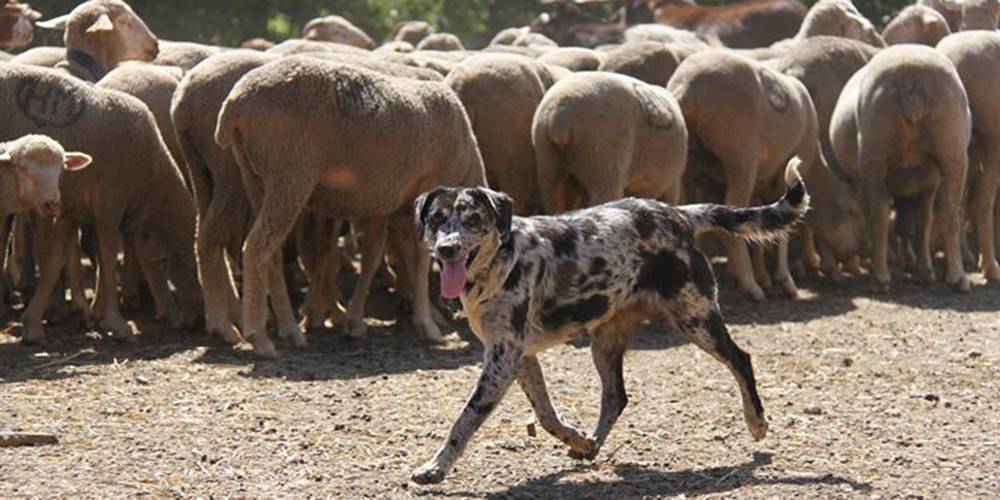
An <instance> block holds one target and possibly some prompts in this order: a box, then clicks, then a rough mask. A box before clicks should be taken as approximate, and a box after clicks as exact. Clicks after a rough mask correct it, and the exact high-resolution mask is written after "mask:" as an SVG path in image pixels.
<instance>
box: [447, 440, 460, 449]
mask: <svg viewBox="0 0 1000 500" xmlns="http://www.w3.org/2000/svg"><path fill="white" fill-rule="evenodd" d="M448 446H451V447H452V448H455V447H457V446H458V440H457V439H449V440H448Z"/></svg>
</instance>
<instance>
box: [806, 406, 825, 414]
mask: <svg viewBox="0 0 1000 500" xmlns="http://www.w3.org/2000/svg"><path fill="white" fill-rule="evenodd" d="M802 413H805V414H806V415H822V414H823V409H822V408H820V407H818V406H807V407H805V408H804V409H803V410H802Z"/></svg>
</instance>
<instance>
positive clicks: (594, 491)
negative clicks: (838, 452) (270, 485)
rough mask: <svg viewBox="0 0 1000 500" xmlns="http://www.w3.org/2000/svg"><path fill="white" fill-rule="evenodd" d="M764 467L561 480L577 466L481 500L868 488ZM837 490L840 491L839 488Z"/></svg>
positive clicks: (758, 460) (765, 457)
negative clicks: (752, 488)
mask: <svg viewBox="0 0 1000 500" xmlns="http://www.w3.org/2000/svg"><path fill="white" fill-rule="evenodd" d="M770 463H771V454H770V453H754V455H753V459H752V460H750V461H748V462H746V463H742V464H738V465H732V466H723V467H709V468H705V469H688V470H680V471H664V470H659V469H651V468H648V467H645V466H640V465H635V464H618V465H617V466H615V469H614V474H615V475H616V476H617V478H615V479H613V480H608V481H600V480H598V481H594V480H590V481H582V482H572V481H566V479H567V476H569V475H571V474H572V473H574V472H582V471H587V470H590V469H591V467H592V466H587V465H580V466H577V467H575V468H572V469H566V470H563V471H559V472H556V473H553V474H548V475H545V476H542V477H539V478H537V479H532V480H529V481H525V482H523V483H519V484H517V485H514V486H512V487H510V488H508V489H506V490H503V491H499V492H495V493H491V494H488V495H485V497H486V498H489V499H498V500H499V499H508V498H572V499H583V498H640V497H642V498H649V497H657V498H660V497H673V496H678V495H707V494H713V493H729V492H733V491H735V490H737V489H739V488H743V487H746V486H754V485H767V484H786V485H798V486H810V487H814V486H836V487H839V486H847V487H849V488H850V489H851V490H852V492H853V493H868V492H870V491H871V490H872V487H871V485H870V484H868V483H864V482H859V481H855V480H853V479H850V478H845V477H840V476H836V475H834V474H819V475H797V474H792V475H780V474H761V475H757V474H756V471H757V469H758V468H760V467H762V466H766V465H768V464H770ZM838 490H839V491H841V492H842V491H843V490H842V489H840V488H838ZM809 491H810V493H811V494H815V489H810V490H809ZM423 493H424V494H426V495H429V496H438V495H444V496H459V497H464V496H469V497H472V496H481V494H477V493H473V492H458V493H443V492H440V491H433V490H428V491H425V492H423ZM831 493H832V492H831Z"/></svg>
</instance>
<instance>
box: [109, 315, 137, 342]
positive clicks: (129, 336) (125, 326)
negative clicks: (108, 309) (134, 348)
mask: <svg viewBox="0 0 1000 500" xmlns="http://www.w3.org/2000/svg"><path fill="white" fill-rule="evenodd" d="M101 328H103V329H104V330H107V331H109V332H111V338H112V339H113V340H115V341H117V342H136V341H137V340H138V339H136V332H135V330H134V329H133V328H132V325H130V324H129V323H128V322H127V321H125V320H123V319H119V320H117V321H105V322H103V323H102V324H101Z"/></svg>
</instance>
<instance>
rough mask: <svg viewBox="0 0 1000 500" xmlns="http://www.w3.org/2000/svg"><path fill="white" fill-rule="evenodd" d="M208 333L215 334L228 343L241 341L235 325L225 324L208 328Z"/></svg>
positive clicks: (234, 343)
mask: <svg viewBox="0 0 1000 500" xmlns="http://www.w3.org/2000/svg"><path fill="white" fill-rule="evenodd" d="M207 330H208V334H209V335H217V336H218V337H219V338H221V339H222V341H223V342H225V343H227V344H229V345H236V344H239V343H240V342H242V341H243V339H241V338H240V334H239V332H238V331H237V330H236V326H235V325H231V324H227V325H222V326H216V327H212V328H208V329H207Z"/></svg>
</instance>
